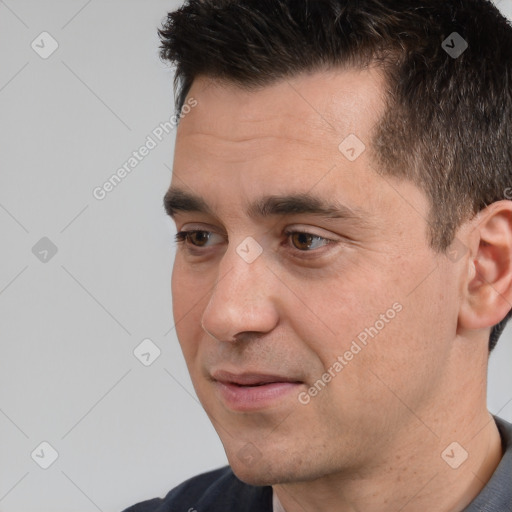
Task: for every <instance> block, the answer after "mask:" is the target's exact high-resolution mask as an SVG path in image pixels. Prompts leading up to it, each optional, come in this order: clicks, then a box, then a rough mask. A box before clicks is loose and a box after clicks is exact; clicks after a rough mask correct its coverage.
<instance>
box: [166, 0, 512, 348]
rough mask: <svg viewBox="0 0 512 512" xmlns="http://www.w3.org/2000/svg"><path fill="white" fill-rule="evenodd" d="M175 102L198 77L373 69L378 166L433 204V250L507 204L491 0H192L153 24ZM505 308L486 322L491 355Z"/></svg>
mask: <svg viewBox="0 0 512 512" xmlns="http://www.w3.org/2000/svg"><path fill="white" fill-rule="evenodd" d="M159 33H160V37H161V40H162V45H161V56H162V58H164V59H166V60H169V61H171V62H173V63H175V64H176V79H175V80H176V81H175V85H176V107H177V110H178V112H180V111H181V108H182V107H183V104H184V101H185V98H186V96H187V94H188V92H189V90H190V88H191V86H192V83H193V81H194V79H195V78H196V77H198V76H200V75H202V76H207V77H210V78H215V79H220V80H224V81H227V82H230V83H234V84H237V85H239V86H241V87H244V88H248V89H252V88H258V87H264V86H265V85H270V84H271V83H273V82H276V81H278V80H280V79H285V78H287V77H291V76H294V75H297V74H299V73H303V72H311V71H315V70H321V69H328V68H339V67H347V66H353V67H365V66H368V65H370V64H376V65H377V66H379V67H380V68H381V70H382V71H383V72H384V74H385V77H386V83H387V102H388V104H387V108H386V112H385V114H384V115H383V117H382V119H381V120H380V122H379V124H378V126H377V127H376V129H375V131H374V133H373V140H372V141H371V145H370V146H371V151H372V154H373V155H374V159H375V161H376V162H377V163H378V165H379V172H382V173H387V174H389V175H393V176H398V177H403V178H406V179H409V180H411V181H412V182H413V183H415V184H416V185H417V186H419V187H420V188H421V189H422V190H423V191H424V192H425V193H426V194H427V196H428V198H429V200H430V203H431V211H430V217H429V219H427V222H428V224H429V236H430V243H431V246H432V247H433V248H434V249H436V250H438V251H446V250H447V248H448V247H449V246H450V245H451V243H452V242H453V239H454V236H455V232H456V229H457V228H458V227H459V226H460V225H461V223H462V222H464V221H465V220H468V219H469V218H471V217H472V216H473V215H475V214H476V213H478V212H479V211H480V210H481V209H483V208H485V207H486V206H488V205H489V204H491V203H493V202H495V201H498V200H501V199H506V198H507V197H506V192H505V190H506V189H507V188H508V187H509V186H510V184H511V174H512V27H511V26H510V24H509V22H508V21H507V20H506V18H505V17H504V16H502V15H501V14H500V12H499V10H498V9H497V8H496V7H495V6H494V5H493V4H492V3H491V2H490V1H488V0H424V1H422V0H419V1H411V0H386V1H384V0H382V1H381V0H188V1H186V2H185V4H184V5H183V6H182V7H181V8H180V9H178V10H177V11H174V12H171V13H169V15H168V17H167V20H166V22H165V23H164V26H163V27H162V29H161V30H160V31H159ZM510 315H511V313H509V315H507V317H506V318H505V319H503V321H502V322H500V323H499V324H498V325H496V326H494V328H493V330H492V332H491V337H490V340H489V348H490V350H492V349H493V348H494V346H495V344H496V341H497V340H498V337H499V336H500V334H501V332H502V331H503V328H504V327H505V324H506V322H507V320H508V318H509V316H510Z"/></svg>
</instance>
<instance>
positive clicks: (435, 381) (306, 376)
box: [170, 70, 459, 485]
mask: <svg viewBox="0 0 512 512" xmlns="http://www.w3.org/2000/svg"><path fill="white" fill-rule="evenodd" d="M383 90H384V85H383V82H382V81H381V78H380V75H379V74H378V73H377V72H375V71H371V70H370V71H359V70H347V71H338V72H329V73H315V74H310V75H308V76H302V77H297V78H294V79H292V80H286V81H285V80H283V81H281V82H279V83H276V84H275V85H272V86H269V87H266V88H263V89H261V90H257V91H244V90H241V89H239V88H237V87H235V86H229V85H226V84H219V83H214V82H208V81H206V80H205V79H198V80H196V81H195V82H194V85H193V87H192V90H191V91H190V94H189V96H190V97H193V98H194V99H195V100H197V106H195V107H194V108H193V109H192V110H191V111H190V112H189V113H188V114H187V115H186V116H185V117H184V118H183V119H182V121H181V124H180V126H179V130H178V136H177V142H176V149H175V161H174V173H173V179H172V184H171V189H172V190H179V191H181V192H183V193H184V194H187V195H193V196H196V197H197V198H200V200H201V201H202V203H203V204H202V206H205V207H207V208H202V207H201V204H198V203H197V201H196V202H194V201H189V200H187V201H183V200H179V201H178V200H176V198H177V196H174V200H173V201H171V204H170V206H172V207H173V208H174V211H173V214H174V219H175V221H176V225H177V229H178V231H194V232H195V233H192V234H189V235H188V237H187V238H186V240H185V241H184V242H183V243H182V244H181V245H180V247H179V249H178V251H177V254H176V259H175V264H174V270H173V276H172V293H173V310H174V319H175V322H176V331H177V335H178V338H179V341H180V344H181V347H182V350H183V353H184V356H185V359H186V362H187V365H188V369H189V371H190V375H191V378H192V381H193V384H194V387H195V389H196V392H197V395H198V397H199V399H200V400H201V403H202V404H203V406H204V408H205V410H206V412H207V414H208V415H209V417H210V419H211V421H212V422H213V425H214V426H215V428H216V430H217V432H218V434H219V436H220V438H221V440H222V442H223V444H224V447H225V449H226V453H227V456H228V459H229V462H230V464H231V466H232V467H233V469H234V471H235V473H236V474H237V475H238V476H239V477H240V478H241V479H243V480H245V481H247V482H250V483H253V484H260V485H261V484H274V483H278V482H289V481H301V480H311V479H315V478H319V477H321V476H324V475H327V474H332V473H335V472H344V471H346V472H347V473H353V472H354V471H359V470H360V469H361V468H363V467H368V464H369V462H370V461H372V463H373V464H377V465H378V464H379V463H382V461H385V460H389V457H390V456H393V455H394V454H393V450H394V448H395V447H396V446H397V444H398V442H399V440H400V439H401V440H403V438H404V436H409V438H411V437H416V438H421V436H427V435H431V433H430V432H429V431H428V429H426V428H425V426H424V425H423V424H422V421H421V418H425V417H430V418H432V417H433V414H434V411H435V410H436V408H437V407H439V404H440V403H441V402H440V401H442V400H446V399H445V398H443V388H444V386H445V384H446V383H447V381H448V380H449V379H450V378H452V376H451V375H449V374H448V373H449V372H448V370H447V362H446V361H447V360H448V359H449V357H448V355H449V352H450V350H451V348H452V345H451V342H452V340H453V339H454V337H455V331H456V327H457V311H458V300H459V299H458V290H457V284H456V281H455V279H456V278H455V277H454V272H453V264H452V263H451V262H450V260H449V259H448V258H446V257H445V256H443V255H440V254H436V253H435V252H434V251H433V250H432V249H431V248H430V247H429V245H428V240H427V224H426V220H425V219H426V218H427V217H428V211H429V204H428V201H427V199H426V196H425V195H424V194H423V193H422V192H421V191H420V190H419V189H418V188H417V187H415V186H414V185H412V184H410V183H408V182H398V181H396V180H392V179H390V178H389V177H386V176H384V175H380V174H379V172H378V167H376V164H375V163H374V162H375V160H374V159H372V157H371V140H372V138H371V130H372V128H373V127H374V125H375V124H376V123H377V122H378V120H379V118H380V116H381V115H382V113H383V109H384V106H383V105H384V99H383ZM351 134H352V135H351ZM354 135H355V137H357V138H355V137H354ZM347 137H348V138H347ZM361 142H362V143H364V145H365V146H366V149H365V150H364V151H362V150H363V149H364V148H363V146H362V145H361ZM340 144H341V146H340ZM361 151H362V152H361ZM308 198H309V199H310V201H309V203H308V202H307V201H306V199H308ZM181 199H183V195H182V196H181ZM311 199H314V200H315V201H316V203H314V204H312V203H311ZM262 206H264V207H262ZM312 207H314V208H312ZM321 208H324V209H328V210H329V212H328V213H319V212H320V209H321ZM203 210H204V211H203ZM452 398H453V397H452ZM433 404H436V405H435V406H434V405H433Z"/></svg>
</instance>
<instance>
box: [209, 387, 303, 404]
mask: <svg viewBox="0 0 512 512" xmlns="http://www.w3.org/2000/svg"><path fill="white" fill-rule="evenodd" d="M215 385H216V387H217V389H218V391H219V393H220V395H221V397H222V398H223V400H224V402H225V403H226V405H227V406H228V407H229V408H230V409H233V410H235V411H250V410H255V409H265V408H268V407H271V406H273V405H274V406H275V405H276V403H277V402H279V401H280V400H282V399H283V398H285V397H286V396H287V395H289V394H290V393H292V392H294V391H295V394H296V395H297V394H298V389H299V388H300V387H301V384H299V383H296V382H272V383H270V384H263V385H262V386H237V385H236V384H227V383H223V382H218V381H217V382H215Z"/></svg>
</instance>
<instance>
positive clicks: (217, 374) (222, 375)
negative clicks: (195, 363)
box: [212, 370, 300, 386]
mask: <svg viewBox="0 0 512 512" xmlns="http://www.w3.org/2000/svg"><path fill="white" fill-rule="evenodd" d="M212 378H213V380H216V381H218V382H222V383H223V384H237V385H239V386H255V385H258V384H271V383H273V382H300V381H299V380H297V379H295V378H293V377H286V376H284V375H275V374H273V375H271V374H268V373H257V372H250V373H249V372H244V373H236V374H235V373H231V372H228V371H225V370H217V371H214V372H213V373H212Z"/></svg>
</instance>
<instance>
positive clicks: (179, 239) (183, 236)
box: [174, 229, 336, 254]
mask: <svg viewBox="0 0 512 512" xmlns="http://www.w3.org/2000/svg"><path fill="white" fill-rule="evenodd" d="M195 233H212V232H211V231H206V230H203V229H192V230H190V231H179V232H178V233H176V235H175V236H174V241H175V243H176V244H178V245H181V244H185V243H186V242H187V240H189V237H190V236H191V235H193V234H195ZM296 234H304V235H309V236H311V237H314V238H315V239H320V240H322V241H324V242H326V243H325V244H323V246H322V247H325V246H328V245H332V244H335V243H336V241H335V240H331V239H330V238H325V237H323V236H319V235H316V234H314V233H310V232H309V231H301V230H297V229H294V230H286V231H285V232H284V235H286V238H287V241H288V240H290V236H292V235H296ZM294 250H295V251H296V252H298V253H302V254H305V253H312V252H317V251H319V250H321V248H319V249H313V250H306V251H302V250H300V249H297V248H294ZM191 251H192V252H193V251H196V252H203V251H202V247H200V246H196V245H194V244H192V249H191Z"/></svg>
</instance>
